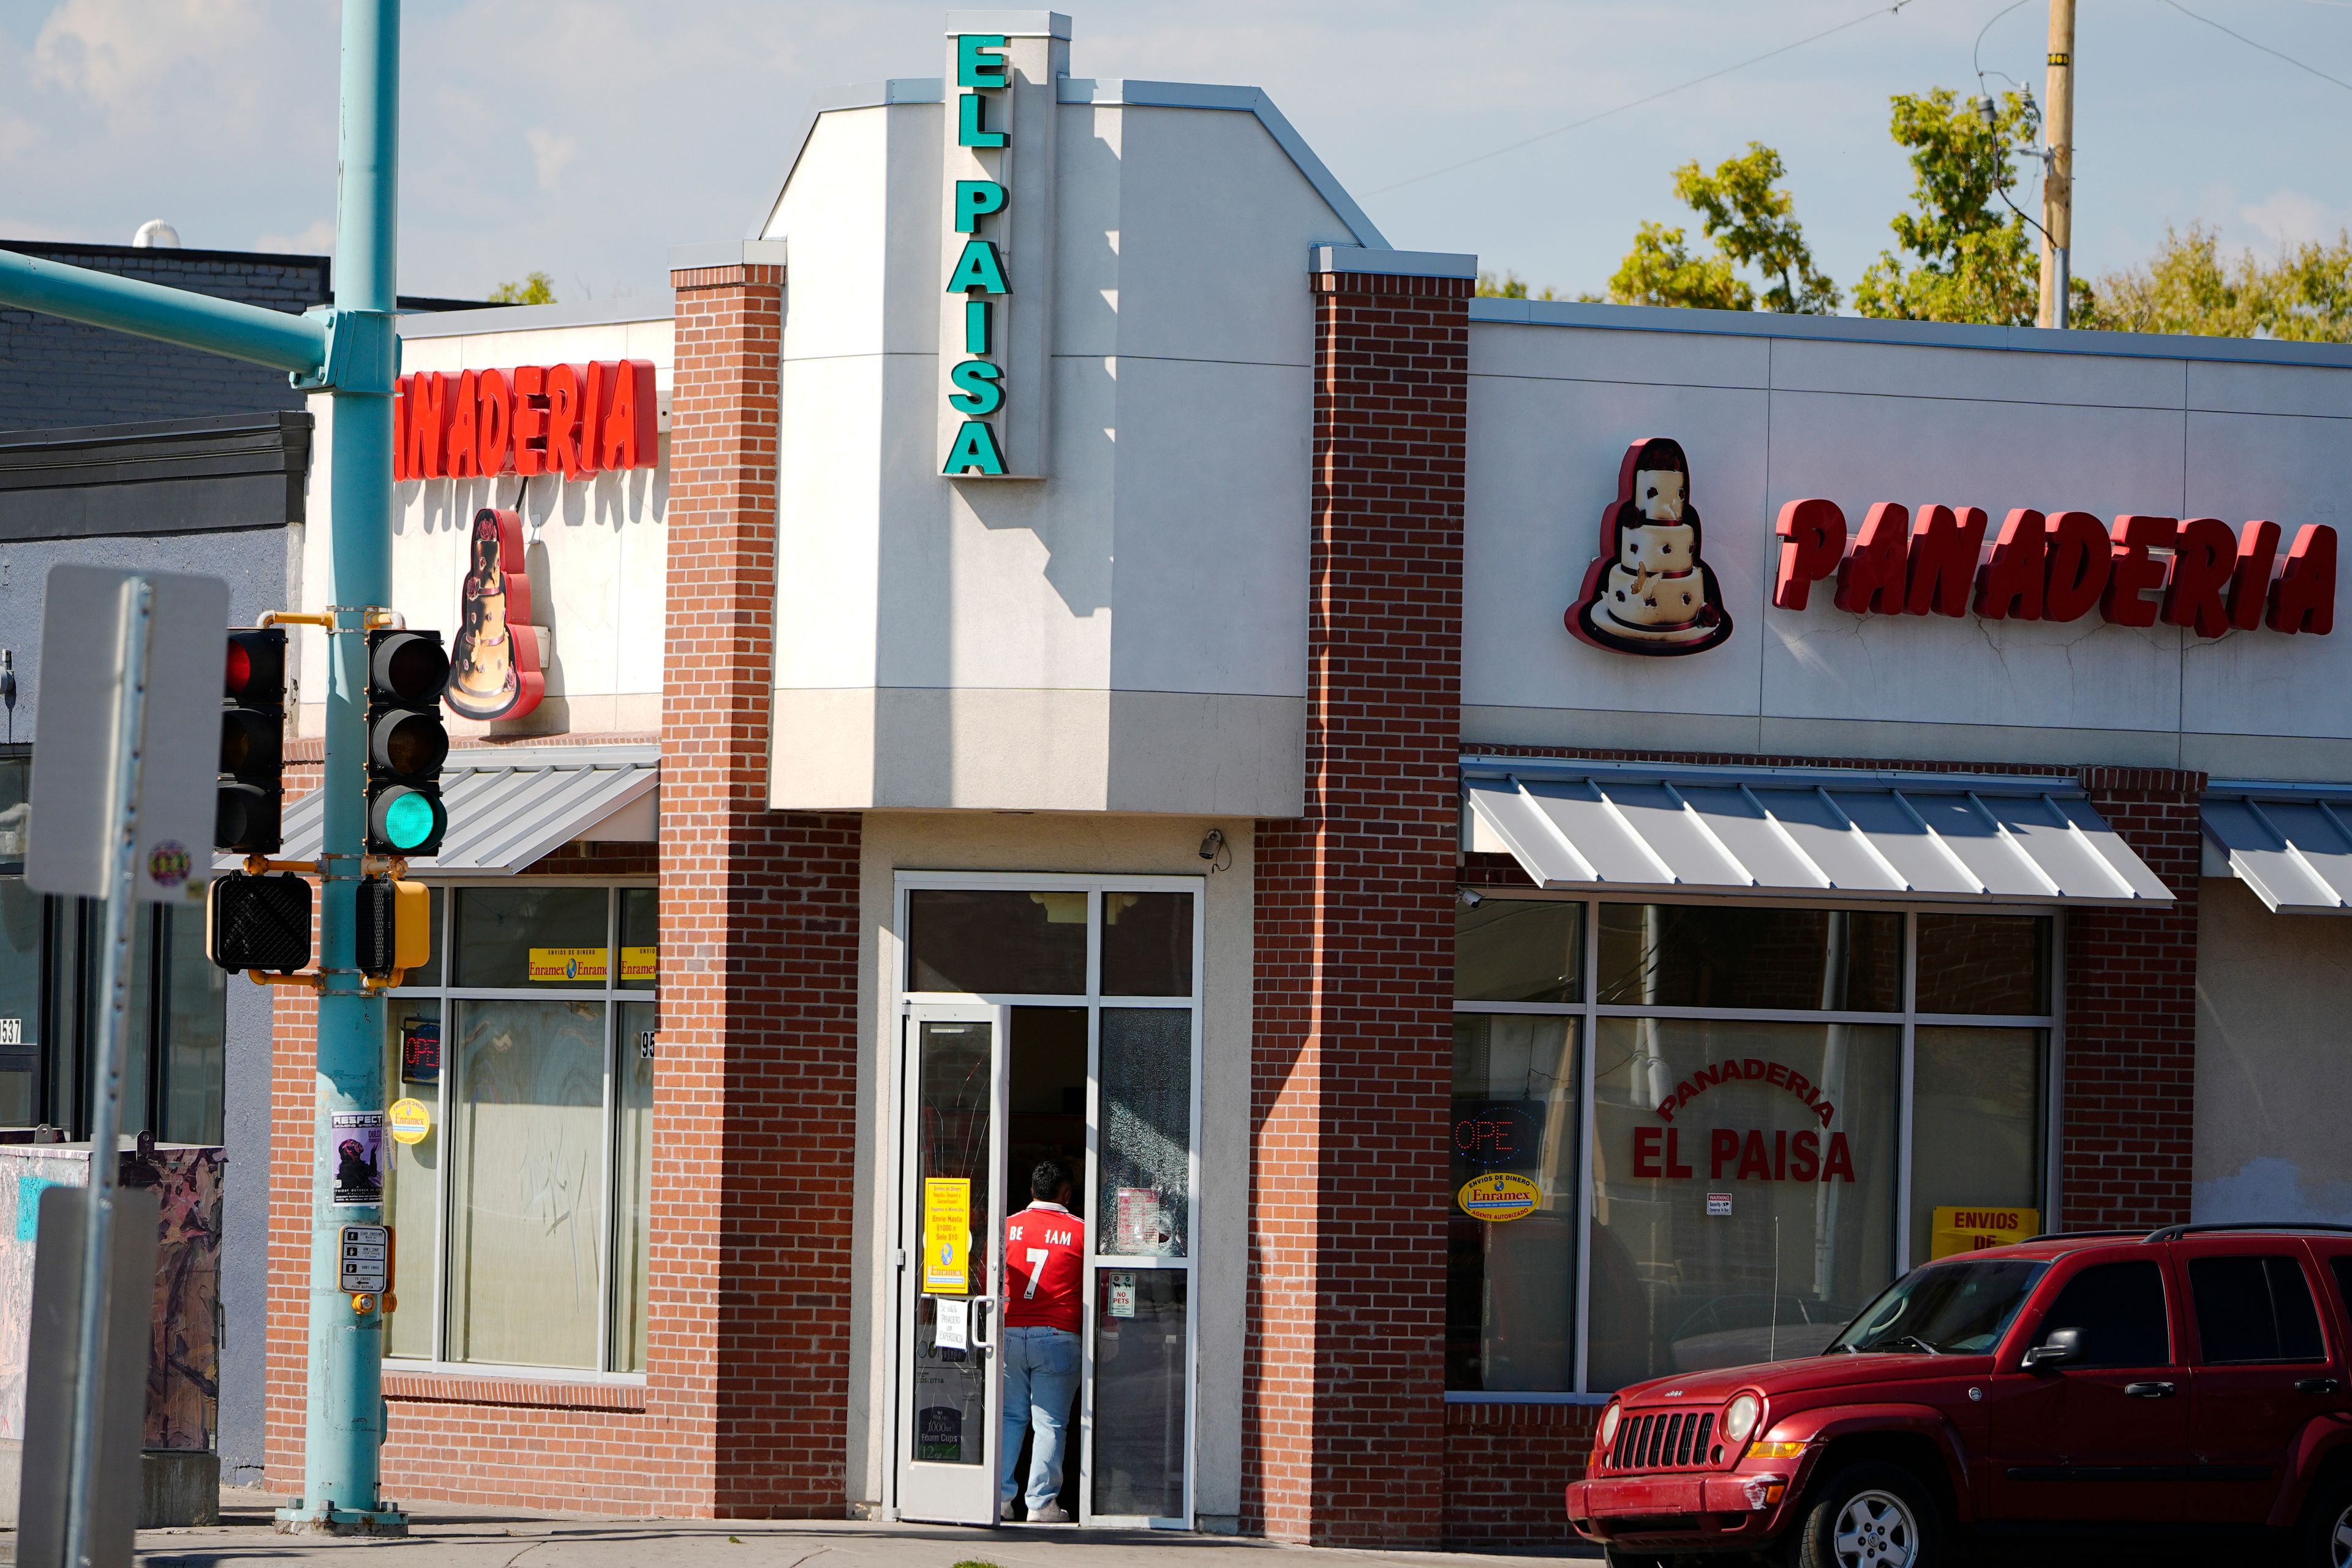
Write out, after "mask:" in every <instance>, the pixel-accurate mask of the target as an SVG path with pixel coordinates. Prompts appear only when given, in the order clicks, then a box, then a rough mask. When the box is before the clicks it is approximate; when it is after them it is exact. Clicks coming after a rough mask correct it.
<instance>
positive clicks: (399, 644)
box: [367, 628, 449, 858]
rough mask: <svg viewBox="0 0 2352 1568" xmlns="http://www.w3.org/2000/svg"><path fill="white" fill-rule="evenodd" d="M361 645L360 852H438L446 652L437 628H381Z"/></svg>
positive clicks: (442, 826)
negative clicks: (364, 648) (363, 836)
mask: <svg viewBox="0 0 2352 1568" xmlns="http://www.w3.org/2000/svg"><path fill="white" fill-rule="evenodd" d="M367 643H368V665H367V680H368V685H367V744H368V755H367V779H368V782H367V794H368V815H367V850H368V853H369V854H371V855H398V856H402V857H404V858H414V857H417V856H425V855H435V854H438V853H439V852H440V849H441V836H442V834H444V833H445V832H446V831H447V830H448V827H449V814H448V813H447V812H446V810H444V809H443V808H442V805H441V763H442V761H443V759H445V758H446V757H447V756H448V754H449V731H447V730H446V728H445V727H444V726H443V724H442V722H441V692H442V689H443V688H445V687H446V686H447V685H448V684H449V656H448V655H447V654H446V653H444V652H443V651H442V650H441V634H440V633H439V632H412V631H395V630H392V629H389V628H386V629H383V630H378V631H372V632H370V633H368V635H367Z"/></svg>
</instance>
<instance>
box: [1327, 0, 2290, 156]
mask: <svg viewBox="0 0 2352 1568" xmlns="http://www.w3.org/2000/svg"><path fill="white" fill-rule="evenodd" d="M1914 3H1915V0H1895V4H1893V5H1880V6H1876V7H1874V8H1873V9H1871V10H1868V11H1865V12H1864V13H1863V14H1862V15H1861V16H1856V17H1854V18H1853V19H1852V20H1850V21H1844V22H1840V23H1839V24H1838V25H1837V26H1834V27H1824V28H1822V30H1821V31H1820V32H1818V33H1812V34H1809V35H1807V36H1806V37H1801V38H1798V39H1796V40H1795V41H1793V42H1791V43H1786V44H1782V45H1781V46H1780V47H1779V48H1776V49H1767V50H1765V51H1764V52H1763V53H1762V54H1760V55H1756V56H1753V57H1751V58H1748V59H1744V60H1741V61H1740V62H1738V64H1737V65H1728V66H1725V67H1724V68H1721V69H1720V70H1711V71H1709V72H1707V73H1706V75H1705V76H1695V77H1693V78H1691V79H1690V80H1688V81H1683V82H1676V83H1675V85H1674V86H1672V87H1669V88H1664V89H1660V90H1658V91H1656V92H1654V93H1652V94H1650V95H1649V96H1648V97H1647V98H1637V99H1634V100H1633V101H1632V102H1630V103H1621V104H1618V105H1617V106H1616V107H1615V108H1613V109H1604V110H1601V112H1600V113H1598V114H1588V115H1586V116H1585V117H1584V118H1583V119H1581V120H1575V121H1570V122H1569V123H1568V124H1566V125H1555V126H1553V127H1552V128H1551V129H1550V130H1549V131H1538V132H1536V133H1535V134H1534V135H1532V136H1528V137H1523V138H1521V139H1520V140H1519V141H1517V142H1511V143H1510V144H1509V145H1507V146H1503V147H1497V148H1496V149H1495V150H1494V151H1493V152H1491V153H1479V154H1478V155H1477V156H1476V157H1475V158H1465V159H1463V160H1462V161H1461V162H1460V163H1448V164H1446V165H1445V166H1444V168H1442V169H1432V170H1430V171H1429V172H1428V173H1427V174H1415V175H1413V176H1412V178H1411V179H1409V180H1399V181H1397V182H1396V184H1392V185H1381V186H1377V187H1375V188H1374V189H1372V190H1370V191H1367V192H1366V193H1364V194H1365V195H1373V196H1379V195H1387V194H1388V193H1389V192H1391V191H1401V190H1402V189H1404V188H1405V186H1407V185H1417V184H1421V182H1422V181H1423V180H1433V179H1435V178H1437V176H1438V175H1440V174H1453V173H1454V171H1455V170H1456V169H1466V168H1468V167H1469V166H1470V165H1471V164H1473V163H1485V162H1486V160H1487V159H1489V158H1499V157H1501V156H1502V155H1503V154H1504V153H1516V152H1517V151H1518V150H1519V149H1520V148H1522V147H1532V146H1534V145H1535V144H1536V143H1537V142H1548V141H1549V140H1550V139H1551V138H1552V137H1555V136H1563V135H1566V134H1567V133H1568V132H1570V131H1580V130H1582V129H1583V128H1584V127H1585V126H1587V125H1591V124H1593V123H1594V122H1595V121H1602V120H1606V119H1608V118H1609V117H1610V116H1611V115H1612V114H1622V113H1624V112H1625V111H1626V110H1632V109H1640V108H1642V107H1643V105H1645V104H1652V103H1655V102H1657V101H1658V100H1660V99H1662V98H1671V97H1673V96H1674V95H1675V93H1678V92H1683V91H1686V90H1688V89H1691V88H1694V87H1697V86H1699V85H1700V84H1702V83H1705V82H1710V81H1713V80H1714V79H1716V78H1717V77H1724V76H1729V75H1730V74H1731V73H1732V72H1733V71H1738V70H1746V69H1747V68H1748V67H1749V66H1753V65H1761V64H1762V63H1763V62H1764V61H1766V60H1769V59H1770V58H1773V57H1774V56H1775V55H1785V54H1787V53H1788V52H1789V51H1790V49H1801V48H1803V47H1805V46H1806V45H1807V44H1812V43H1819V42H1820V41H1821V40H1822V39H1823V38H1826V37H1829V36H1830V35H1831V34H1832V33H1843V32H1844V31H1845V30H1846V29H1847V28H1848V27H1858V26H1862V24H1864V22H1867V21H1869V20H1870V19H1871V18H1872V17H1874V16H1894V15H1895V13H1896V12H1898V11H1900V10H1902V9H1903V7H1904V6H1906V5H1912V4H1914ZM2200 20H2202V18H2201V17H2200ZM2257 47H2259V46H2257Z"/></svg>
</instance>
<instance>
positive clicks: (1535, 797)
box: [1462, 758, 2172, 905]
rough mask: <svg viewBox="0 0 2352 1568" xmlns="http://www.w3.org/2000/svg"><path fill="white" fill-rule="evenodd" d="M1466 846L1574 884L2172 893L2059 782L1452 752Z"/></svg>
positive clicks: (1786, 890)
mask: <svg viewBox="0 0 2352 1568" xmlns="http://www.w3.org/2000/svg"><path fill="white" fill-rule="evenodd" d="M1462 788H1463V793H1464V795H1465V798H1466V800H1467V802H1468V805H1469V810H1470V813H1471V815H1472V817H1473V819H1474V820H1473V823H1472V824H1471V826H1472V847H1474V848H1485V847H1497V848H1504V849H1507V850H1508V851H1509V852H1510V854H1511V855H1512V856H1513V857H1515V858H1517V860H1518V862H1519V864H1520V865H1521V866H1522V867H1524V868H1526V870H1527V873H1528V876H1529V877H1530V878H1532V879H1534V880H1535V882H1536V884H1537V885H1538V887H1543V888H1551V889H1576V890H1580V891H1584V892H1601V891H1607V892H1625V893H1645V894H1670V893H1679V894H1684V895H1689V894H1694V893H1710V894H1722V893H1729V894H1754V895H1757V896H1759V897H1770V898H1774V899H1807V900H1902V901H1906V902H1910V901H1920V900H1927V901H1943V902H1958V903H1989V902H2000V903H2021V904H2119V905H2130V904H2149V903H2168V902H2170V901H2171V900H2172V895H2171V893H2170V892H2168V891H2167V890H2166V889H2165V886H2164V884H2163V883H2162V882H2160V881H2158V879H2157V877H2156V874H2155V873H2154V872H2153V871H2150V870H2149V869H2148V868H2147V866H2146V865H2145V864H2144V863H2143V862H2142V861H2141V860H2140V858H2139V857H2138V856H2137V855H2135V854H2133V853H2132V852H2131V850H2130V849H2129V848H2128V847H2126V845H2125V844H2124V842H2123V841H2122V840H2121V839H2120V838H2118V837H2116V833H2115V830H2114V829H2113V828H2111V827H2109V826H2107V824H2106V822H2105V820H2104V819H2103V818H2102V817H2101V816H2099V814H2098V813H2097V812H2095V811H2094V810H2093V809H2092V808H2091V805H2090V802H2089V800H2088V799H2086V798H2085V797H2084V794H2083V791H2082V788H2081V786H2080V785H2078V784H2076V783H2075V782H2074V780H2073V779H2071V778H2063V777H2061V778H2028V777H1999V776H1992V775H1986V774H1956V773H1864V772H1858V771H1846V770H1842V769H1804V770H1799V769H1772V768H1754V769H1750V768H1703V767H1654V766H1642V765H1636V764H1612V763H1582V762H1554V761H1538V760H1535V759H1517V758H1497V759H1465V761H1464V763H1463V765H1462Z"/></svg>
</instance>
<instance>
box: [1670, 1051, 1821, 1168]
mask: <svg viewBox="0 0 2352 1568" xmlns="http://www.w3.org/2000/svg"><path fill="white" fill-rule="evenodd" d="M1739 1082H1747V1083H1761V1084H1768V1085H1770V1086H1771V1087H1772V1088H1775V1089H1786V1090H1788V1091H1789V1092H1790V1094H1792V1095H1795V1096H1796V1097H1797V1098H1798V1099H1799V1100H1803V1101H1804V1102H1805V1109H1806V1110H1808V1111H1810V1112H1811V1113H1812V1115H1813V1116H1814V1117H1815V1118H1816V1119H1817V1120H1818V1121H1820V1122H1821V1124H1822V1131H1819V1132H1816V1131H1813V1130H1812V1129H1811V1128H1810V1127H1808V1128H1804V1129H1801V1130H1800V1131H1795V1132H1790V1131H1788V1130H1787V1129H1786V1128H1778V1129H1775V1130H1773V1131H1769V1132H1767V1131H1764V1130H1763V1129H1762V1128H1758V1127H1751V1128H1748V1130H1747V1131H1744V1132H1743V1131H1739V1130H1738V1129H1735V1128H1729V1127H1716V1128H1711V1129H1708V1130H1707V1131H1706V1152H1705V1153H1704V1154H1702V1153H1701V1152H1699V1150H1698V1148H1697V1143H1698V1138H1697V1135H1696V1132H1694V1135H1693V1137H1692V1140H1691V1145H1692V1146H1691V1147H1690V1149H1689V1150H1688V1151H1687V1152H1685V1148H1684V1146H1683V1141H1682V1133H1683V1129H1682V1128H1680V1127H1677V1126H1675V1115H1676V1114H1677V1113H1678V1112H1679V1111H1680V1110H1682V1109H1683V1107H1685V1106H1686V1105H1688V1104H1689V1103H1690V1102H1691V1101H1692V1100H1695V1099H1696V1098H1697V1097H1698V1096H1700V1095H1701V1094H1704V1093H1705V1092H1706V1090H1708V1089H1713V1088H1715V1087H1716V1086H1717V1084H1723V1083H1739ZM1836 1119H1837V1107H1836V1106H1835V1105H1834V1104H1832V1102H1831V1100H1830V1098H1829V1096H1828V1095H1826V1094H1824V1093H1823V1092H1822V1089H1820V1087H1819V1086H1818V1085H1816V1084H1814V1083H1812V1082H1811V1081H1810V1080H1809V1079H1807V1078H1806V1077H1805V1075H1804V1074H1802V1073H1801V1072H1799V1071H1797V1069H1796V1068H1792V1067H1790V1066H1788V1065H1787V1064H1786V1063H1784V1062H1777V1061H1767V1060H1765V1059H1763V1058H1760V1057H1745V1058H1739V1059H1738V1060H1736V1061H1724V1062H1717V1063H1714V1064H1713V1065H1711V1066H1708V1067H1703V1068H1699V1069H1698V1070H1697V1071H1696V1072H1695V1073H1693V1074H1691V1075H1690V1077H1688V1078H1686V1079H1683V1080H1682V1082H1680V1083H1678V1084H1676V1085H1675V1091H1674V1092H1673V1093H1672V1094H1670V1095H1668V1096H1666V1098H1665V1099H1664V1100H1661V1101H1659V1103H1658V1120H1659V1121H1661V1122H1663V1123H1664V1125H1663V1126H1659V1127H1636V1128H1635V1129H1633V1174H1634V1175H1635V1176H1637V1177H1643V1178H1649V1179H1657V1178H1662V1177H1663V1178H1666V1179H1669V1180H1677V1181H1679V1180H1684V1179H1686V1178H1689V1177H1693V1176H1696V1175H1697V1174H1698V1170H1697V1166H1698V1165H1699V1164H1702V1163H1703V1164H1705V1165H1706V1179H1707V1180H1708V1181H1710V1182H1722V1181H1735V1182H1750V1181H1754V1182H1851V1181H1853V1149H1852V1148H1851V1147H1850V1146H1848V1144H1847V1142H1846V1136H1845V1134H1844V1133H1843V1132H1840V1131H1832V1129H1831V1127H1830V1123H1831V1122H1832V1121H1835V1120H1836Z"/></svg>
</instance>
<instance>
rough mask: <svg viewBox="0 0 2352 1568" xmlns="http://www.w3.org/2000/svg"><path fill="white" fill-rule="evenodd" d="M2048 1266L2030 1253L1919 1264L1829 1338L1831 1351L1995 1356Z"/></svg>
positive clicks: (1834, 1352)
mask: <svg viewBox="0 0 2352 1568" xmlns="http://www.w3.org/2000/svg"><path fill="white" fill-rule="evenodd" d="M2049 1267H2050V1266H2049V1265H2048V1264H2047V1263H2039V1262H2034V1261H2032V1260H2030V1259H2026V1258H2002V1259H1994V1258H1987V1259H1986V1260H1984V1261H1983V1262H1981V1263H1937V1264H1933V1265H1931V1266H1929V1267H1927V1268H1915V1269H1913V1270H1912V1271H1911V1272H1910V1273H1908V1274H1906V1275H1905V1276H1904V1277H1903V1278H1902V1279H1897V1280H1896V1281H1895V1283H1894V1284H1892V1285H1890V1286H1888V1287H1887V1288H1886V1292H1885V1294H1884V1295H1882V1296H1881V1297H1879V1298H1878V1300H1875V1301H1873V1302H1872V1303H1871V1304H1870V1305H1869V1306H1867V1307H1865V1308H1864V1309H1863V1312H1862V1316H1860V1317H1859V1318H1856V1319H1855V1320H1854V1321H1853V1322H1851V1323H1848V1324H1847V1325H1846V1328H1845V1332H1843V1333H1842V1334H1840V1335H1839V1336H1838V1337H1837V1338H1836V1339H1834V1340H1832V1342H1830V1353H1831V1354H1833V1355H1834V1354H1837V1353H1839V1352H1845V1351H1927V1352H1932V1353H1935V1354H1940V1355H1990V1353H1991V1352H1992V1348H1993V1347H1994V1346H1995V1345H1997V1344H1999V1343H2000V1336H2001V1331H2003V1330H2005V1329H2007V1328H2008V1327H2009V1323H2010V1320H2011V1319H2012V1318H2014V1317H2016V1316H2017V1310H2018V1309H2019V1308H2020V1307H2021V1306H2023V1305H2024V1304H2025V1298H2026V1297H2027V1296H2028V1295H2030V1294H2032V1289H2033V1282H2034V1281H2035V1280H2036V1279H2040V1278H2041V1277H2042V1270H2043V1269H2045V1268H2049Z"/></svg>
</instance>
